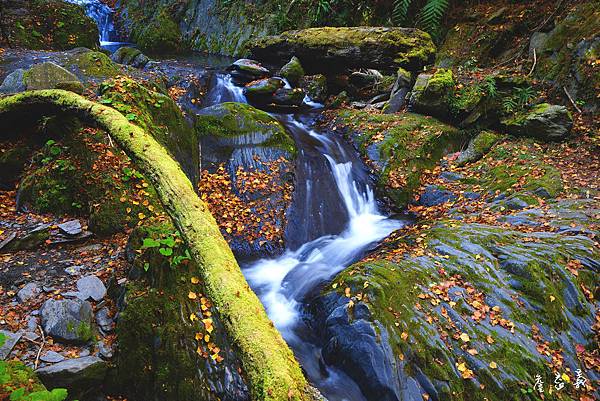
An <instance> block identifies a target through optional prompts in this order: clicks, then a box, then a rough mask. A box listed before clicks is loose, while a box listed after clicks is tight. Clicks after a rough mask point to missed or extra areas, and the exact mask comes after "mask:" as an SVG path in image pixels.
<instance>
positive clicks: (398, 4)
mask: <svg viewBox="0 0 600 401" xmlns="http://www.w3.org/2000/svg"><path fill="white" fill-rule="evenodd" d="M410 3H412V0H394V9H393V10H392V22H393V23H394V25H396V26H400V25H402V24H404V22H406V17H408V8H409V7H410Z"/></svg>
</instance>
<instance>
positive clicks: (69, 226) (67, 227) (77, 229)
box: [58, 220, 83, 236]
mask: <svg viewBox="0 0 600 401" xmlns="http://www.w3.org/2000/svg"><path fill="white" fill-rule="evenodd" d="M58 229H59V230H60V231H61V232H62V233H64V234H66V235H70V236H75V235H79V234H81V232H82V231H83V230H82V228H81V223H80V222H79V220H70V221H66V222H64V223H62V224H59V225H58Z"/></svg>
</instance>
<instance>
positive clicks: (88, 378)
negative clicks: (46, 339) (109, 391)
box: [35, 356, 108, 398]
mask: <svg viewBox="0 0 600 401" xmlns="http://www.w3.org/2000/svg"><path fill="white" fill-rule="evenodd" d="M107 370H108V365H107V364H106V362H104V361H103V360H102V359H100V358H98V357H95V356H86V357H82V358H76V359H68V360H65V361H62V362H59V363H56V364H54V365H49V366H45V367H43V368H40V369H38V370H36V371H35V372H36V373H37V375H38V377H39V378H40V380H41V381H42V383H44V385H45V386H46V387H47V388H57V387H59V388H68V389H69V395H70V396H72V397H78V398H83V397H84V396H85V394H88V393H90V392H93V391H97V390H98V389H99V388H100V386H101V385H102V383H103V381H104V378H105V376H106V372H107Z"/></svg>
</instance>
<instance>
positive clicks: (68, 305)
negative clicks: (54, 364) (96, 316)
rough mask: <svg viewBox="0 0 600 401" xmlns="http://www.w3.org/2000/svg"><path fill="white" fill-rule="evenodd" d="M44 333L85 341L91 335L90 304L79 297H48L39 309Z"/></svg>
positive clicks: (55, 336) (78, 341)
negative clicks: (58, 298) (56, 298)
mask: <svg viewBox="0 0 600 401" xmlns="http://www.w3.org/2000/svg"><path fill="white" fill-rule="evenodd" d="M40 314H41V316H42V327H43V328H44V331H45V332H46V334H48V335H50V336H52V337H54V338H56V339H59V340H64V341H68V342H76V343H85V342H87V341H89V340H90V339H91V336H92V326H91V323H92V305H90V303H89V302H87V301H82V300H80V299H61V300H55V299H49V300H47V301H46V302H44V305H43V306H42V309H41V311H40Z"/></svg>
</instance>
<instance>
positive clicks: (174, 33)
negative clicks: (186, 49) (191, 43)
mask: <svg viewBox="0 0 600 401" xmlns="http://www.w3.org/2000/svg"><path fill="white" fill-rule="evenodd" d="M131 36H132V39H133V41H134V42H135V43H136V44H137V45H138V46H139V47H140V49H142V50H143V51H146V52H148V53H150V54H163V53H167V54H168V53H171V54H173V53H178V52H180V51H181V50H182V38H181V31H180V29H179V25H178V24H177V23H176V22H175V21H174V20H173V18H172V17H171V15H170V13H169V11H168V10H167V9H162V10H160V11H158V12H157V14H156V15H155V16H154V17H153V18H152V19H151V20H150V21H149V22H148V23H147V24H146V25H143V26H140V25H138V26H136V30H134V31H133V32H132V35H131Z"/></svg>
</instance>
